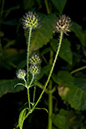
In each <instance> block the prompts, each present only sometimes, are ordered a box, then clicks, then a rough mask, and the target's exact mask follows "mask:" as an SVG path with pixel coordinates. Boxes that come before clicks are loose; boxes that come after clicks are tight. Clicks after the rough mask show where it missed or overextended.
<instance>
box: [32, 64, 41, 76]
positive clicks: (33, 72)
mask: <svg viewBox="0 0 86 129" xmlns="http://www.w3.org/2000/svg"><path fill="white" fill-rule="evenodd" d="M39 72H40V70H39V67H38V66H36V65H31V66H30V73H31V74H33V75H36V74H39Z"/></svg>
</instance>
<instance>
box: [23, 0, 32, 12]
mask: <svg viewBox="0 0 86 129" xmlns="http://www.w3.org/2000/svg"><path fill="white" fill-rule="evenodd" d="M33 5H34V0H23V8H24V10H27V11H28V10H30V9H31V8H32V6H33Z"/></svg>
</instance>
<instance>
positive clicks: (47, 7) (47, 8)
mask: <svg viewBox="0 0 86 129" xmlns="http://www.w3.org/2000/svg"><path fill="white" fill-rule="evenodd" d="M45 5H46V10H47V13H48V14H50V9H49V6H48V2H47V0H45Z"/></svg>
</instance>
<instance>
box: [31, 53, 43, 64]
mask: <svg viewBox="0 0 86 129" xmlns="http://www.w3.org/2000/svg"><path fill="white" fill-rule="evenodd" d="M29 61H30V64H33V65H36V64H40V63H41V59H40V57H39V56H38V54H36V53H33V54H32V56H31V57H30V59H29Z"/></svg>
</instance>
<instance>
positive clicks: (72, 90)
mask: <svg viewBox="0 0 86 129" xmlns="http://www.w3.org/2000/svg"><path fill="white" fill-rule="evenodd" d="M53 79H54V80H55V82H56V83H57V84H59V86H58V93H59V95H60V96H61V97H62V99H63V100H65V101H67V102H68V103H69V104H70V105H71V107H72V108H75V109H77V110H85V109H86V79H85V78H74V77H72V76H71V74H70V73H68V72H67V71H60V72H59V73H58V75H57V77H56V76H54V77H53ZM64 86H65V87H64Z"/></svg>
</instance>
